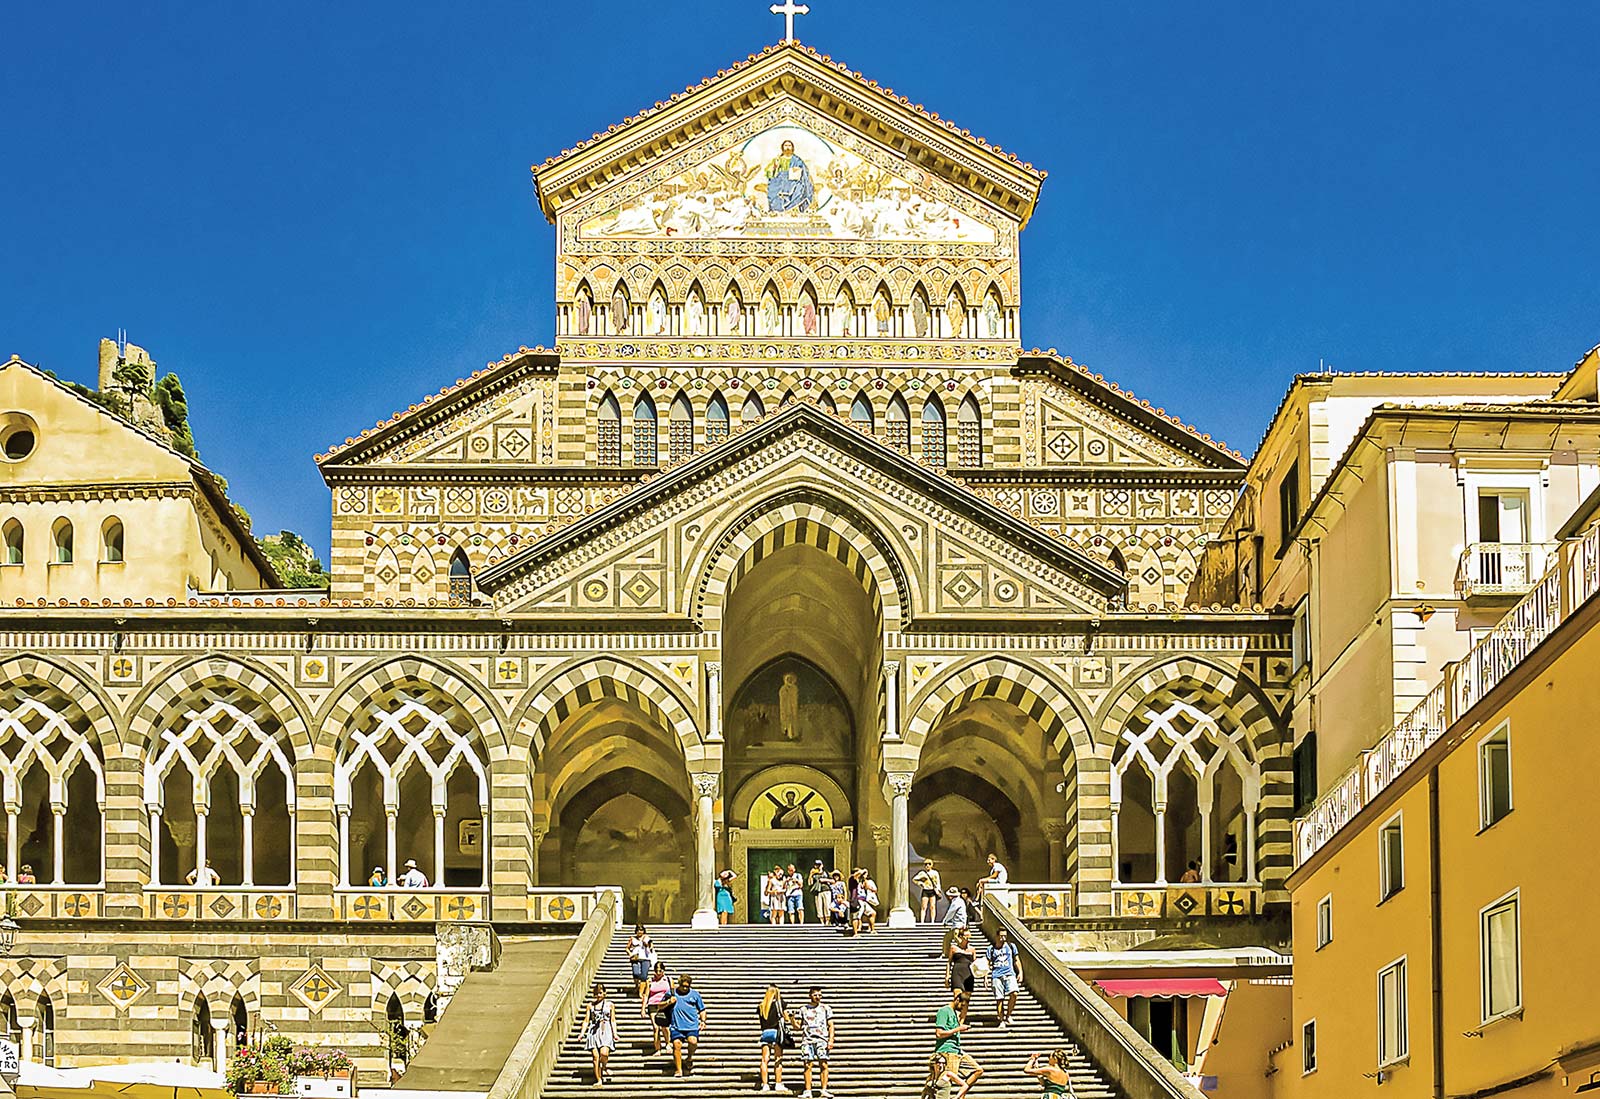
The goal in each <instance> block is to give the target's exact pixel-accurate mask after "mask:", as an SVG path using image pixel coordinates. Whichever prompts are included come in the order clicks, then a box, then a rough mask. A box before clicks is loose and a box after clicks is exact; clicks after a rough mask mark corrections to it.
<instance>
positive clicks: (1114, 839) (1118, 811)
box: [1078, 805, 1122, 886]
mask: <svg viewBox="0 0 1600 1099" xmlns="http://www.w3.org/2000/svg"><path fill="white" fill-rule="evenodd" d="M1121 816H1122V806H1121V805H1113V806H1112V807H1111V884H1112V885H1113V886H1115V885H1116V884H1117V883H1118V882H1120V881H1122V865H1121V863H1120V862H1118V860H1117V852H1118V849H1119V848H1120V847H1121V846H1122V829H1120V828H1118V827H1117V824H1118V818H1120V817H1121ZM1078 838H1079V840H1080V842H1081V840H1082V838H1083V837H1082V834H1081V833H1080V835H1079V837H1078ZM1078 865H1079V866H1080V867H1081V866H1082V865H1083V860H1082V859H1079V860H1078Z"/></svg>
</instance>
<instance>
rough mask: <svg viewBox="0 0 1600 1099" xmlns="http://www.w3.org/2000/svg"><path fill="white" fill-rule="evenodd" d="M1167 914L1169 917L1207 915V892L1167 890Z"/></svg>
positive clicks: (1200, 890)
mask: <svg viewBox="0 0 1600 1099" xmlns="http://www.w3.org/2000/svg"><path fill="white" fill-rule="evenodd" d="M1167 914H1168V915H1169V916H1204V915H1205V914H1206V892H1205V890H1204V889H1169V890H1167Z"/></svg>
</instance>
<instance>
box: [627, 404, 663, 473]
mask: <svg viewBox="0 0 1600 1099" xmlns="http://www.w3.org/2000/svg"><path fill="white" fill-rule="evenodd" d="M656 439H657V428H656V403H655V402H654V401H652V400H651V399H650V394H648V393H641V394H639V399H638V401H636V402H635V403H634V406H633V464H634V465H636V466H653V465H659V464H660V459H659V458H658V457H657V454H656Z"/></svg>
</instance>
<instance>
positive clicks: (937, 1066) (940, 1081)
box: [921, 1053, 964, 1099]
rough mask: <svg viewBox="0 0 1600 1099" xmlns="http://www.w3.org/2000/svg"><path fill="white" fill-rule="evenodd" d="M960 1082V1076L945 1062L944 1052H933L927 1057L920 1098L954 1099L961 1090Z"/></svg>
mask: <svg viewBox="0 0 1600 1099" xmlns="http://www.w3.org/2000/svg"><path fill="white" fill-rule="evenodd" d="M962 1083H963V1081H962V1079H961V1077H959V1076H957V1075H956V1074H955V1073H953V1072H951V1071H950V1066H949V1065H948V1064H946V1063H945V1059H944V1054H942V1053H935V1054H934V1055H933V1056H932V1057H929V1058H928V1075H927V1078H926V1079H924V1080H923V1081H922V1096H921V1099H954V1096H955V1095H956V1094H957V1093H958V1092H961V1085H962ZM963 1094H964V1093H963Z"/></svg>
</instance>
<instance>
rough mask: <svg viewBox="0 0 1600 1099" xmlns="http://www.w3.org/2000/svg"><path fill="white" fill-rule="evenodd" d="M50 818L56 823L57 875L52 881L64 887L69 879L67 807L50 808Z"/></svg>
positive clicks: (55, 874)
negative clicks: (67, 878)
mask: <svg viewBox="0 0 1600 1099" xmlns="http://www.w3.org/2000/svg"><path fill="white" fill-rule="evenodd" d="M50 816H51V817H52V818H53V819H54V821H55V839H56V843H55V848H56V850H55V856H56V858H55V867H54V870H55V873H54V874H53V875H52V876H51V881H52V883H53V884H55V885H62V884H65V882H66V877H67V827H66V825H67V807H66V806H65V805H52V806H50Z"/></svg>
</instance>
